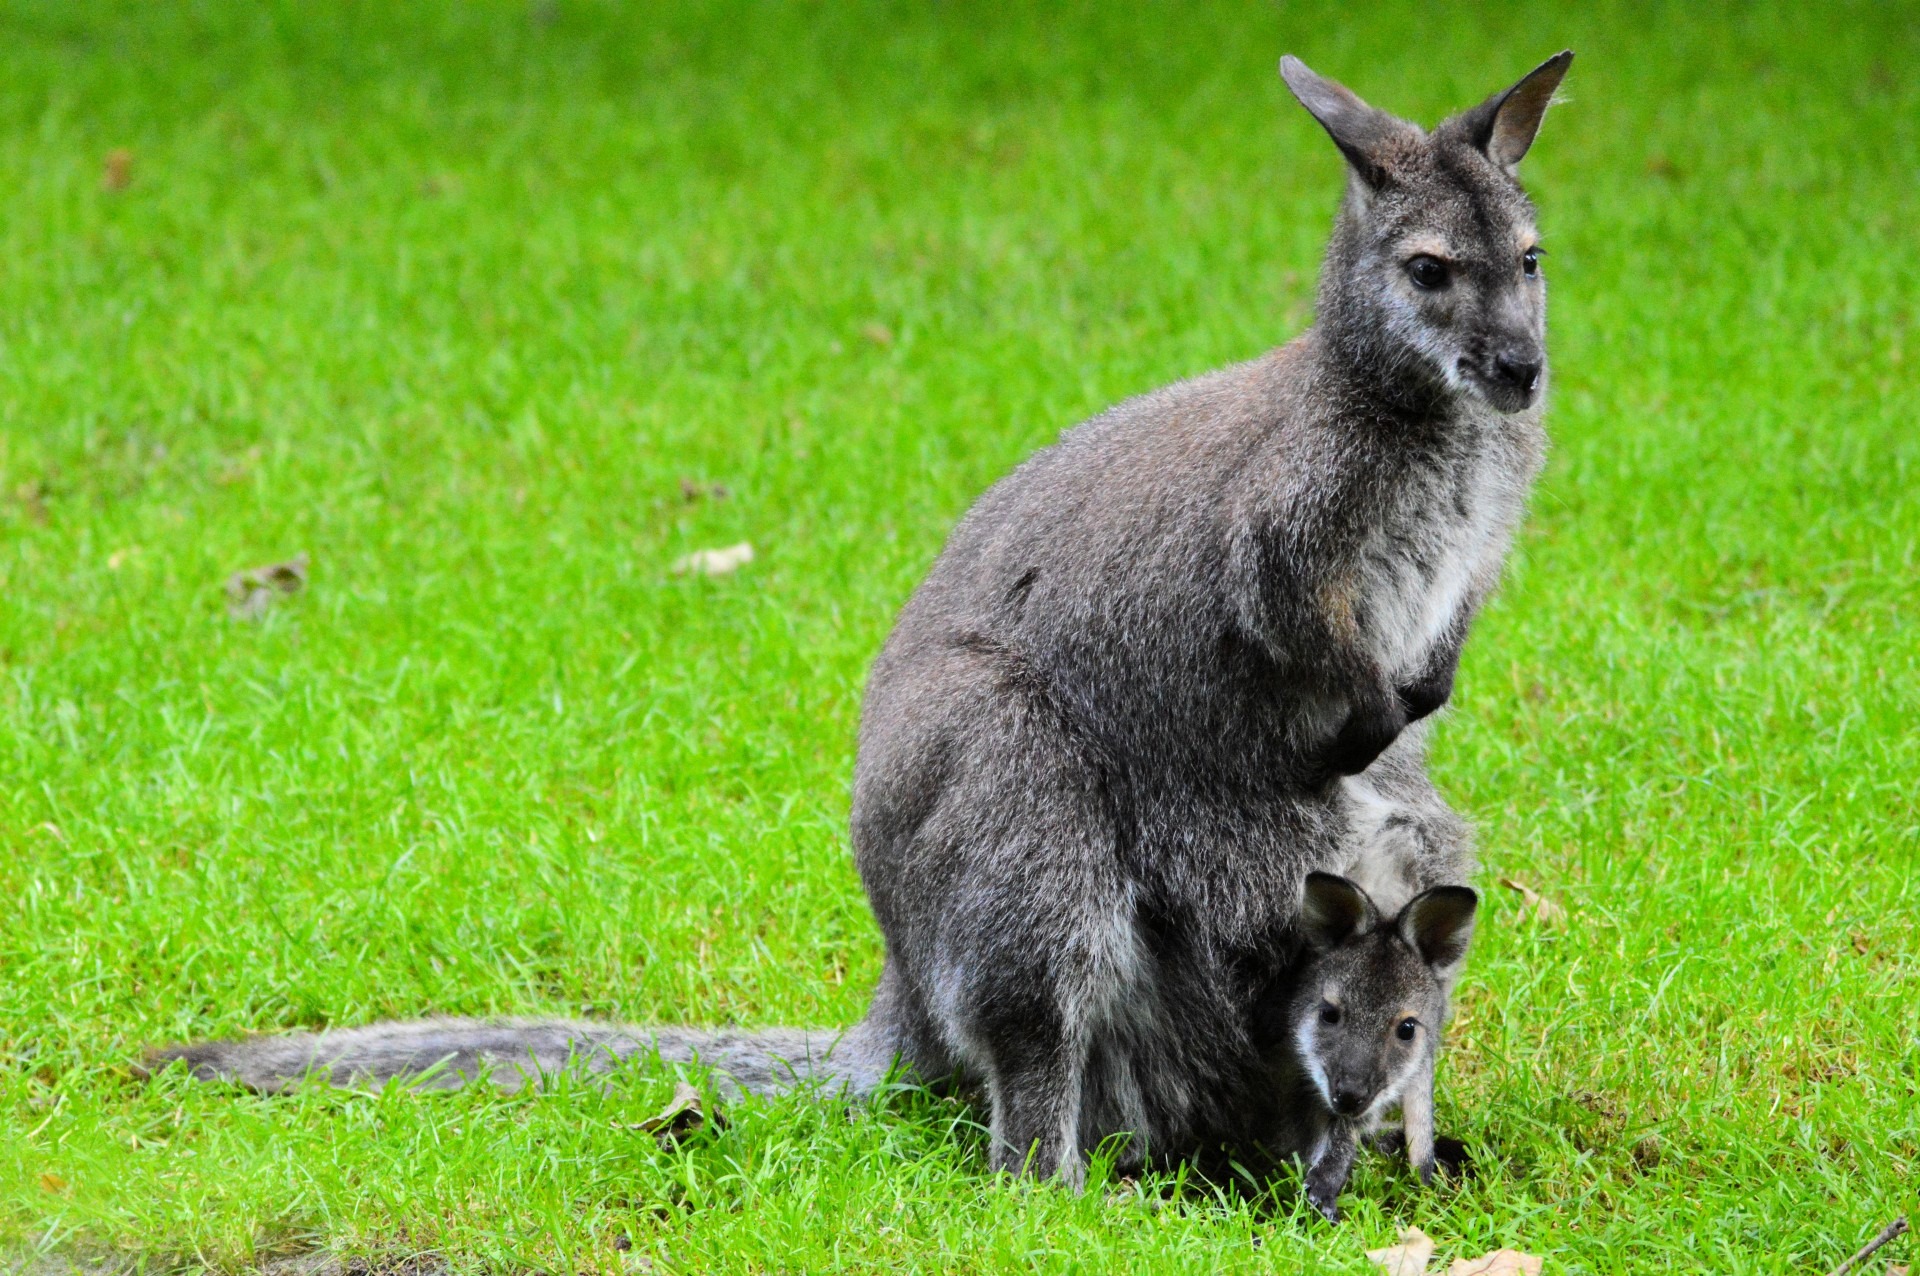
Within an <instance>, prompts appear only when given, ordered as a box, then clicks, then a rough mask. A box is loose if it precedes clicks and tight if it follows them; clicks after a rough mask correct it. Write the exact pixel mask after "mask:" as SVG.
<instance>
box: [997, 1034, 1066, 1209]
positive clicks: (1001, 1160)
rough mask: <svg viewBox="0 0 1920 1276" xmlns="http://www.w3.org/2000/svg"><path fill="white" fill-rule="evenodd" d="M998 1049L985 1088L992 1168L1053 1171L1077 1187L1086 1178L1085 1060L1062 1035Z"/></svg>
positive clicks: (1043, 1174)
mask: <svg viewBox="0 0 1920 1276" xmlns="http://www.w3.org/2000/svg"><path fill="white" fill-rule="evenodd" d="M1046 1037H1047V1038H1049V1039H1045V1040H1034V1041H1030V1042H1022V1043H1020V1044H1019V1045H1018V1046H1015V1047H1012V1048H1010V1049H1003V1050H1001V1051H1000V1052H998V1053H999V1057H998V1058H996V1060H995V1067H994V1069H993V1076H992V1079H991V1081H990V1083H989V1087H990V1090H991V1093H992V1098H993V1118H992V1119H993V1152H992V1155H991V1158H990V1161H991V1164H992V1166H993V1168H994V1169H996V1170H1004V1171H1007V1172H1008V1173H1012V1174H1031V1175H1033V1176H1034V1177H1036V1178H1047V1177H1054V1176H1057V1177H1058V1178H1059V1179H1060V1181H1061V1182H1062V1183H1064V1184H1066V1185H1067V1186H1068V1187H1071V1188H1073V1189H1075V1190H1076V1191H1077V1190H1079V1189H1080V1188H1081V1187H1082V1186H1083V1185H1084V1184H1085V1183H1086V1177H1087V1165H1086V1154H1085V1150H1084V1148H1083V1147H1082V1132H1081V1116H1082V1109H1083V1105H1084V1101H1085V1095H1084V1078H1085V1073H1086V1061H1085V1059H1084V1058H1081V1057H1078V1056H1079V1055H1080V1054H1081V1051H1079V1050H1078V1049H1076V1048H1075V1046H1074V1045H1071V1044H1070V1043H1068V1042H1067V1041H1066V1040H1064V1039H1063V1035H1062V1034H1058V1033H1050V1034H1046Z"/></svg>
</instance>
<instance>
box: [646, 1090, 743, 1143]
mask: <svg viewBox="0 0 1920 1276" xmlns="http://www.w3.org/2000/svg"><path fill="white" fill-rule="evenodd" d="M708 1125H712V1126H713V1128H714V1129H716V1130H724V1129H726V1128H727V1117H726V1114H725V1113H723V1112H721V1111H720V1110H719V1109H718V1108H715V1109H714V1110H713V1111H712V1112H708V1111H707V1110H706V1103H705V1101H704V1100H703V1099H701V1097H700V1092H699V1091H698V1090H696V1089H694V1088H693V1087H692V1086H690V1085H688V1084H687V1083H686V1082H684V1081H680V1082H676V1083H675V1084H674V1087H673V1098H672V1099H670V1100H668V1101H667V1106H666V1107H664V1108H661V1109H660V1111H659V1114H658V1115H656V1116H650V1117H648V1118H647V1119H646V1120H644V1121H633V1122H630V1123H628V1124H627V1125H626V1127H625V1128H627V1129H629V1130H636V1131H638V1132H639V1133H641V1134H651V1135H652V1136H653V1138H654V1141H655V1142H656V1143H658V1144H659V1145H660V1147H661V1149H662V1150H664V1151H671V1150H672V1148H673V1146H674V1145H675V1144H677V1143H679V1142H680V1140H681V1139H683V1138H685V1137H686V1136H687V1135H689V1134H692V1133H693V1132H694V1131H695V1130H699V1129H703V1128H705V1127H706V1126H708Z"/></svg>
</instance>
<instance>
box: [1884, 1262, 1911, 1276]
mask: <svg viewBox="0 0 1920 1276" xmlns="http://www.w3.org/2000/svg"><path fill="white" fill-rule="evenodd" d="M1887 1276H1907V1265H1906V1264H1905V1263H1895V1264H1894V1265H1893V1266H1891V1267H1889V1268H1887Z"/></svg>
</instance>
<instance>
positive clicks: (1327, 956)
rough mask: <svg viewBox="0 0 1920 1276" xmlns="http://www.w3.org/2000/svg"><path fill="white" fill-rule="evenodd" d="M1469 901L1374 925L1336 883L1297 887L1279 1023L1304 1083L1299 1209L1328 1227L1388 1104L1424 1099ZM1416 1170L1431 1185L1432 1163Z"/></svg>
mask: <svg viewBox="0 0 1920 1276" xmlns="http://www.w3.org/2000/svg"><path fill="white" fill-rule="evenodd" d="M1478 903H1479V900H1478V898H1477V897H1476V896H1475V895H1474V893H1473V891H1471V890H1469V889H1468V888H1467V887H1465V886H1436V887H1433V888H1431V889H1429V890H1426V891H1423V892H1421V893H1420V894H1418V895H1416V896H1414V897H1413V898H1412V899H1411V900H1409V901H1408V902H1407V904H1406V906H1405V907H1403V908H1402V909H1400V910H1399V912H1398V913H1397V914H1396V915H1394V916H1393V920H1392V921H1390V922H1384V923H1383V920H1382V916H1381V913H1380V910H1379V909H1378V908H1377V907H1375V904H1374V901H1373V900H1372V899H1370V898H1368V896H1367V893H1366V892H1365V891H1363V890H1361V889H1360V888H1359V887H1358V886H1356V885H1354V883H1352V882H1350V881H1348V880H1347V879H1346V878H1343V877H1335V876H1332V875H1329V874H1326V873H1311V874H1309V875H1308V877H1307V881H1306V887H1305V892H1304V896H1303V899H1302V903H1301V910H1300V922H1299V929H1300V933H1301V936H1302V938H1303V939H1304V941H1305V943H1306V945H1307V950H1308V952H1309V954H1310V956H1309V958H1308V959H1307V961H1306V962H1305V964H1304V965H1303V967H1302V969H1301V970H1300V971H1299V972H1298V974H1297V976H1296V978H1295V980H1294V987H1293V992H1292V1001H1291V1003H1290V1004H1289V1006H1288V1008H1287V1024H1288V1031H1289V1032H1290V1034H1291V1037H1292V1042H1293V1046H1294V1049H1295V1055H1294V1058H1295V1060H1296V1062H1297V1064H1298V1067H1299V1069H1300V1070H1301V1072H1303V1073H1304V1074H1305V1075H1306V1078H1307V1080H1308V1081H1310V1082H1311V1083H1312V1084H1311V1094H1310V1095H1309V1096H1307V1097H1306V1098H1305V1099H1304V1100H1303V1101H1301V1102H1300V1103H1298V1105H1297V1106H1296V1109H1295V1110H1296V1111H1297V1112H1298V1113H1300V1114H1301V1117H1300V1120H1301V1126H1302V1129H1301V1134H1303V1135H1305V1136H1307V1138H1310V1139H1311V1146H1312V1148H1313V1151H1312V1153H1311V1154H1310V1164H1309V1165H1308V1167H1307V1176H1306V1186H1307V1199H1308V1200H1310V1201H1311V1202H1312V1203H1313V1204H1314V1205H1315V1206H1316V1207H1317V1208H1318V1209H1319V1210H1320V1211H1321V1212H1322V1213H1323V1214H1325V1215H1326V1216H1327V1217H1328V1218H1330V1219H1335V1218H1338V1217H1339V1215H1340V1210H1339V1205H1338V1199H1339V1196H1340V1189H1341V1188H1342V1187H1344V1186H1345V1185H1346V1181H1347V1173H1348V1171H1349V1170H1350V1169H1351V1168H1352V1166H1353V1156H1354V1152H1355V1151H1356V1150H1357V1147H1358V1143H1359V1139H1360V1137H1361V1136H1362V1135H1363V1134H1366V1133H1369V1132H1371V1130H1372V1129H1373V1128H1375V1127H1376V1126H1377V1125H1378V1124H1379V1122H1380V1120H1381V1118H1382V1117H1383V1116H1384V1115H1385V1113H1386V1110H1387V1109H1388V1108H1390V1107H1392V1106H1393V1105H1394V1104H1396V1103H1410V1102H1412V1101H1413V1100H1414V1097H1415V1096H1416V1095H1417V1094H1419V1093H1421V1092H1423V1091H1424V1092H1427V1093H1430V1092H1431V1088H1432V1084H1433V1065H1434V1061H1435V1059H1436V1058H1437V1056H1438V1054H1439V1049H1440V1034H1441V1031H1442V1030H1443V1028H1444V1027H1445V1024H1446V1018H1447V992H1448V988H1449V987H1450V986H1451V984H1452V981H1453V976H1454V974H1455V973H1457V971H1458V969H1459V966H1460V963H1461V962H1462V961H1463V960H1464V959H1465V957H1466V951H1467V945H1468V944H1469V943H1470V942H1472V939H1473V922H1474V912H1475V910H1476V907H1477V905H1478ZM1314 1100H1318V1102H1317V1103H1316V1102H1314ZM1411 1138H1412V1131H1409V1139H1410V1140H1411ZM1302 1141H1303V1142H1304V1141H1305V1140H1304V1139H1303V1140H1302ZM1418 1164H1419V1169H1420V1172H1421V1176H1422V1177H1423V1178H1429V1177H1431V1175H1432V1172H1433V1167H1432V1160H1431V1155H1430V1154H1429V1156H1428V1158H1427V1159H1426V1160H1425V1161H1422V1162H1419V1163H1418Z"/></svg>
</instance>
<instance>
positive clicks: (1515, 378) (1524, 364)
mask: <svg viewBox="0 0 1920 1276" xmlns="http://www.w3.org/2000/svg"><path fill="white" fill-rule="evenodd" d="M1493 375H1494V376H1495V377H1496V378H1498V379H1499V380H1500V381H1502V382H1504V383H1505V384H1507V385H1510V386H1512V387H1513V388H1514V389H1516V390H1519V391H1522V392H1523V393H1526V394H1532V393H1533V392H1534V391H1535V390H1537V389H1539V388H1540V360H1539V359H1537V358H1530V357H1527V356H1525V355H1522V356H1520V357H1518V358H1515V357H1513V356H1512V355H1504V354H1503V355H1500V356H1499V357H1498V358H1496V359H1495V360H1494V361H1493Z"/></svg>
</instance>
